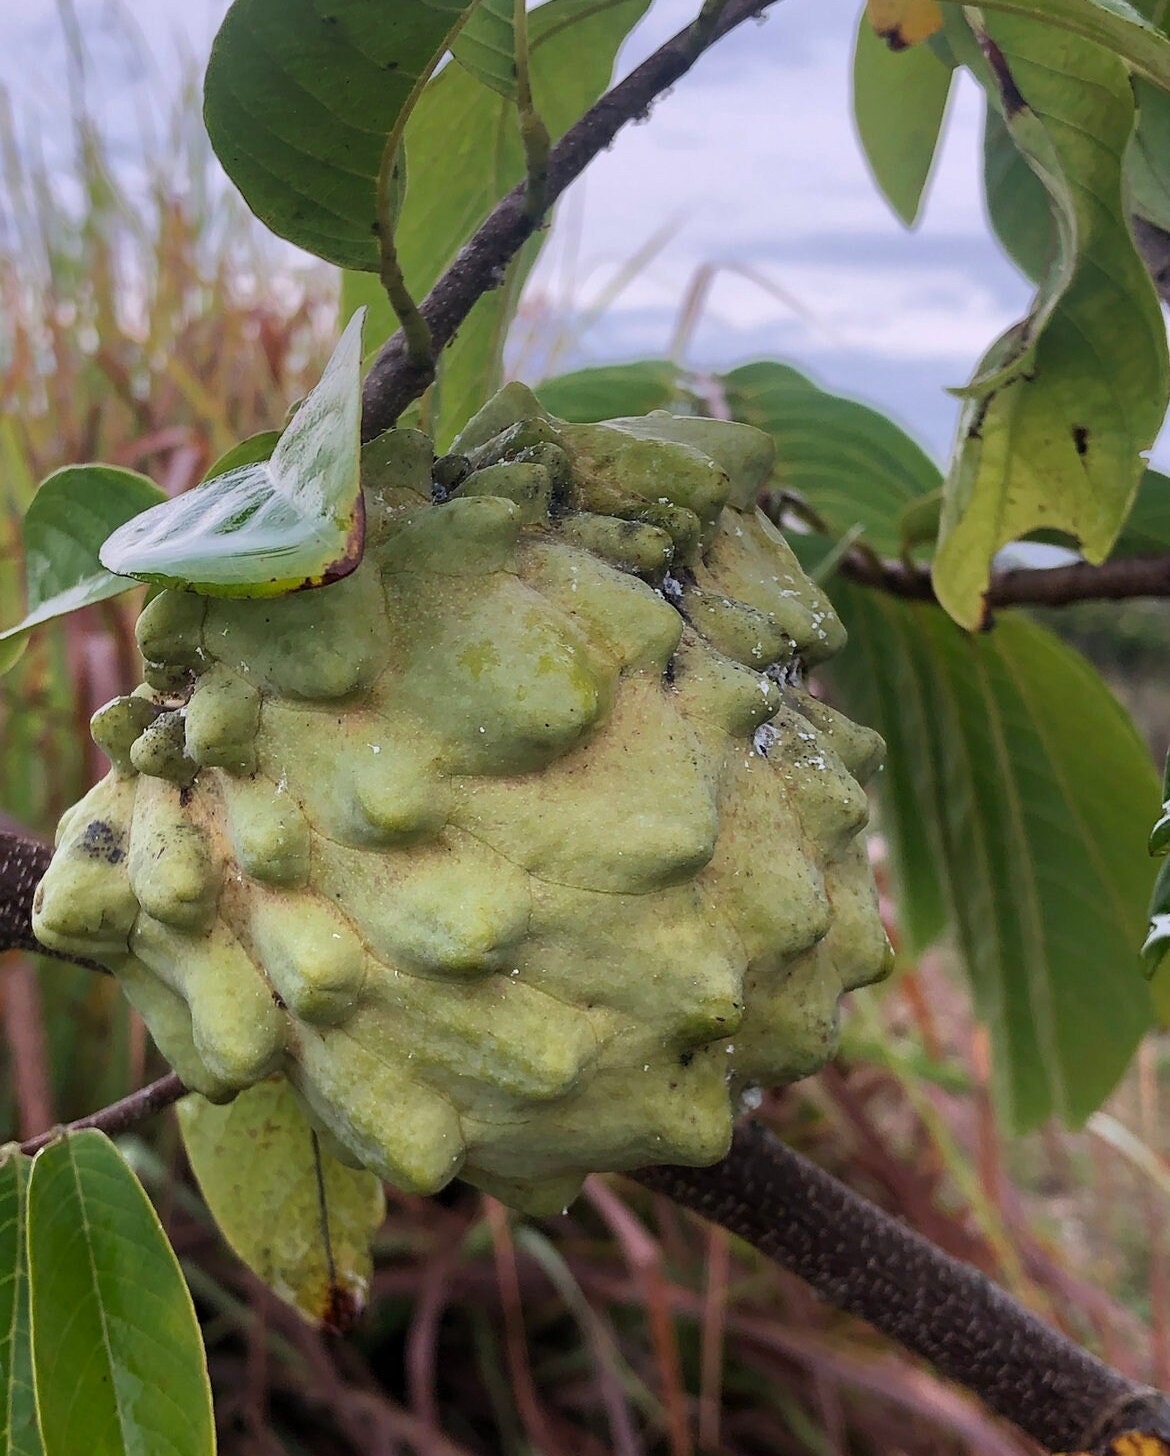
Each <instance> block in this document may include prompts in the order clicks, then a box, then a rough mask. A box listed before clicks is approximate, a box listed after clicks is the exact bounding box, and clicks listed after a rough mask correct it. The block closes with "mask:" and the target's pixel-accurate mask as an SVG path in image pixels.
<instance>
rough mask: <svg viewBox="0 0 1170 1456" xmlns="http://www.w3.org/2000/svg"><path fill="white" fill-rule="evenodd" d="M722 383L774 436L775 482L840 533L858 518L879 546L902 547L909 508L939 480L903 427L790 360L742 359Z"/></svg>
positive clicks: (738, 414) (738, 406) (737, 412)
mask: <svg viewBox="0 0 1170 1456" xmlns="http://www.w3.org/2000/svg"><path fill="white" fill-rule="evenodd" d="M721 384H722V387H723V390H724V393H725V395H726V398H727V402H728V405H729V407H730V409H731V413H732V417H733V418H734V419H737V420H742V421H743V422H744V423H745V424H749V425H755V426H757V427H758V428H759V429H761V430H766V431H767V432H768V433H769V434H770V435H771V436H772V437H773V439H774V440H775V441H776V468H775V471H774V474H773V484H774V485H776V486H777V487H783V488H786V489H789V490H792V491H795V492H796V493H797V494H798V495H799V496H801V497H802V498H803V499H804V500H805V501H807V502H808V504H809V505H810V506H812V508H813V510H814V511H815V512H816V513H817V515H818V516H820V518H821V519H822V520H823V521H824V523H825V524H826V526H827V527H828V529H829V530H830V531H831V533H832V534H833V535H834V536H835V537H841V536H844V535H845V534H846V533H847V532H849V531H851V530H853V529H854V528H855V527H858V526H860V527H861V529H862V538H863V539H864V540H865V541H866V542H867V543H868V544H869V545H870V546H872V547H873V549H874V550H875V551H878V552H880V553H882V554H883V555H887V556H894V555H897V553H898V550H899V548H900V546H901V541H902V526H901V523H902V520H903V516H904V513H905V511H906V510H907V508H908V507H910V506H912V505H914V504H915V503H916V502H917V501H918V500H919V499H920V498H921V497H923V496H926V495H929V494H930V493H931V492H932V491H935V490H937V489H938V487H939V485H940V484H941V476H940V474H939V469H938V466H937V465H935V463H934V461H933V460H931V459H930V457H929V456H928V455H927V454H926V453H925V451H924V450H922V448H921V447H920V446H919V445H917V444H915V442H914V441H913V440H912V439H911V438H910V437H909V435H907V434H906V433H905V431H904V430H901V429H900V428H899V427H898V426H897V425H896V424H895V423H894V422H893V421H892V420H890V419H887V418H886V416H885V415H883V414H880V413H879V412H878V411H877V410H874V409H870V408H869V406H868V405H864V404H859V403H858V402H857V401H856V400H852V399H846V398H844V397H843V396H841V395H837V394H830V393H829V392H828V391H827V390H824V389H821V388H820V387H819V386H818V385H816V384H814V383H813V381H812V380H811V379H809V378H807V376H805V375H803V374H801V373H800V372H799V371H798V370H796V369H793V368H791V367H790V366H789V365H787V364H777V363H773V362H771V361H763V362H760V363H757V364H745V365H744V366H743V367H742V368H739V369H733V370H732V371H731V372H730V373H729V374H725V375H723V376H722V378H721Z"/></svg>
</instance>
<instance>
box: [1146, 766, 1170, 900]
mask: <svg viewBox="0 0 1170 1456" xmlns="http://www.w3.org/2000/svg"><path fill="white" fill-rule="evenodd" d="M1149 850H1150V853H1151V854H1155V855H1160V854H1170V754H1168V755H1167V757H1166V768H1165V770H1164V772H1163V774H1162V813H1161V816H1160V818H1159V819H1158V822H1157V823H1156V824H1155V825H1154V827H1153V829H1152V830H1151V831H1150V843H1149ZM1168 908H1170V907H1168Z"/></svg>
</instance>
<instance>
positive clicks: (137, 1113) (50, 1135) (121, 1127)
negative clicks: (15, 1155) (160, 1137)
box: [20, 1072, 187, 1153]
mask: <svg viewBox="0 0 1170 1456" xmlns="http://www.w3.org/2000/svg"><path fill="white" fill-rule="evenodd" d="M186 1091H187V1089H186V1087H184V1086H183V1084H182V1082H181V1081H180V1080H179V1078H178V1076H177V1075H176V1074H175V1073H174V1072H168V1073H167V1075H166V1076H165V1077H160V1078H159V1079H158V1081H157V1082H151V1083H150V1085H149V1086H147V1087H140V1088H139V1089H138V1091H137V1092H131V1093H130V1095H129V1096H128V1097H123V1098H122V1099H121V1101H119V1102H111V1103H110V1105H109V1106H108V1107H103V1108H102V1109H101V1111H100V1112H91V1113H90V1114H89V1116H88V1117H79V1118H78V1119H77V1121H76V1122H70V1123H66V1125H65V1126H64V1127H53V1128H50V1129H49V1131H48V1132H42V1133H39V1134H38V1135H37V1136H36V1137H34V1138H29V1140H28V1142H26V1143H21V1145H20V1151H21V1152H22V1153H35V1152H38V1151H39V1150H40V1149H41V1148H43V1147H46V1146H47V1145H48V1144H49V1143H51V1142H52V1141H53V1140H54V1139H55V1138H58V1137H60V1136H61V1134H62V1133H63V1132H78V1131H80V1129H81V1128H83V1127H96V1128H98V1129H100V1130H101V1131H102V1132H104V1133H108V1134H109V1135H110V1137H117V1135H118V1134H119V1133H121V1132H128V1131H129V1129H130V1128H132V1127H137V1125H138V1124H139V1123H140V1122H145V1121H146V1119H147V1118H148V1117H153V1116H154V1114H155V1113H156V1112H161V1111H162V1110H163V1108H164V1107H169V1106H170V1105H171V1103H172V1102H177V1101H178V1100H179V1098H180V1097H183V1096H185V1095H186Z"/></svg>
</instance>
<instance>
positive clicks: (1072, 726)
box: [832, 581, 1158, 1129]
mask: <svg viewBox="0 0 1170 1456" xmlns="http://www.w3.org/2000/svg"><path fill="white" fill-rule="evenodd" d="M832 596H833V602H834V605H835V606H836V607H837V609H838V611H839V612H840V613H841V616H842V619H843V621H844V622H845V625H846V627H847V628H848V631H849V637H850V641H849V646H848V648H847V649H846V651H845V652H844V653H842V654H841V656H840V657H839V658H838V659H837V660H836V661H835V662H834V665H833V671H832V682H833V685H834V692H835V698H836V699H837V700H839V702H840V704H841V706H842V707H843V708H844V710H845V711H846V712H847V713H848V714H849V715H850V716H851V717H854V718H857V719H858V720H859V721H861V722H865V723H870V724H872V725H873V726H874V727H875V728H877V729H878V731H879V732H880V733H882V734H883V736H884V737H885V738H886V741H887V743H888V745H889V752H888V754H887V758H886V768H885V770H884V772H883V774H882V775H881V777H880V779H879V781H878V792H879V799H880V804H879V814H880V824H881V828H882V832H883V833H884V834H885V835H886V836H887V838H888V840H889V843H890V846H891V850H892V853H893V858H894V864H895V868H896V872H897V878H898V883H899V886H900V892H901V896H902V899H901V901H900V903H901V904H903V905H905V906H906V908H907V912H908V922H909V928H910V930H911V932H912V934H911V937H910V940H911V949H912V950H921V949H922V948H923V947H924V944H925V942H926V939H927V937H928V935H929V933H930V932H931V930H932V928H934V927H936V926H938V925H939V923H940V922H941V921H944V920H945V922H947V923H949V925H950V927H951V929H952V932H953V934H954V937H955V941H956V944H957V947H958V949H959V951H960V952H961V954H962V957H963V960H964V962H965V964H966V966H967V970H968V973H969V975H970V979H971V982H972V986H973V989H974V994H975V1003H976V1009H977V1012H978V1014H979V1016H980V1018H981V1019H982V1020H983V1021H984V1022H985V1023H986V1025H987V1026H988V1028H989V1030H990V1032H991V1045H992V1050H993V1056H994V1085H995V1091H996V1095H997V1100H998V1102H999V1104H1000V1106H1001V1108H1002V1109H1003V1111H1004V1113H1005V1115H1006V1118H1007V1121H1008V1123H1009V1125H1011V1126H1012V1127H1014V1128H1017V1129H1023V1128H1028V1127H1034V1126H1036V1125H1037V1124H1038V1123H1040V1122H1042V1121H1043V1120H1044V1119H1045V1118H1046V1117H1048V1116H1049V1115H1050V1114H1056V1115H1058V1116H1060V1117H1062V1118H1063V1119H1064V1120H1065V1121H1067V1122H1069V1123H1072V1124H1074V1125H1075V1124H1079V1123H1081V1122H1083V1121H1084V1119H1085V1118H1086V1117H1087V1116H1088V1115H1089V1114H1090V1113H1091V1112H1092V1111H1094V1109H1095V1108H1096V1107H1097V1106H1098V1105H1099V1104H1100V1103H1101V1101H1102V1100H1103V1099H1104V1098H1105V1097H1106V1096H1107V1095H1108V1093H1109V1092H1110V1091H1111V1089H1112V1088H1113V1086H1114V1084H1115V1083H1116V1081H1117V1079H1118V1077H1119V1076H1120V1075H1121V1074H1122V1072H1123V1071H1124V1070H1125V1068H1126V1066H1127V1065H1128V1063H1129V1060H1130V1058H1131V1056H1132V1054H1133V1051H1134V1048H1135V1047H1136V1045H1137V1042H1138V1040H1139V1039H1140V1038H1141V1036H1142V1034H1143V1033H1144V1032H1145V1031H1146V1029H1147V1028H1148V1027H1149V1025H1150V1023H1151V1019H1152V1007H1151V1002H1150V994H1149V988H1148V986H1147V984H1146V982H1145V979H1144V978H1143V976H1142V972H1141V965H1140V963H1139V959H1138V956H1137V953H1136V952H1137V947H1138V946H1139V945H1140V944H1141V940H1142V936H1143V933H1144V927H1145V925H1146V911H1147V904H1148V898H1149V894H1150V887H1151V885H1152V883H1153V878H1154V866H1153V863H1152V862H1151V860H1150V859H1149V857H1148V856H1147V854H1146V852H1145V848H1146V846H1145V838H1146V834H1147V832H1148V828H1149V822H1150V814H1151V806H1152V805H1153V804H1155V803H1156V802H1157V792H1158V782H1157V776H1156V775H1155V773H1154V769H1153V766H1152V765H1151V763H1150V761H1149V755H1148V752H1147V750H1146V748H1145V745H1144V744H1143V743H1142V742H1141V740H1140V738H1139V736H1138V734H1137V732H1136V730H1135V729H1134V727H1133V724H1132V723H1131V722H1130V720H1129V718H1128V717H1127V715H1126V714H1125V712H1124V710H1123V709H1122V708H1121V707H1120V705H1119V704H1118V703H1117V701H1116V699H1115V698H1114V697H1113V695H1112V694H1111V693H1110V691H1109V689H1108V688H1107V687H1106V686H1105V684H1104V682H1103V681H1102V680H1101V678H1100V676H1099V675H1098V674H1097V673H1096V672H1095V671H1094V670H1093V669H1092V668H1091V667H1090V666H1089V665H1088V664H1087V663H1086V662H1085V661H1084V660H1083V659H1082V658H1081V657H1080V656H1079V655H1078V654H1077V653H1075V652H1074V651H1073V650H1072V649H1071V648H1069V647H1066V646H1065V645H1064V644H1063V643H1061V642H1060V641H1059V640H1058V639H1057V638H1056V637H1055V636H1054V635H1053V634H1052V633H1050V632H1048V631H1047V630H1046V629H1044V628H1042V627H1040V626H1037V625H1036V624H1035V623H1033V622H1031V621H1029V620H1028V619H1026V618H1025V617H1023V616H1022V615H1019V614H1017V613H1013V612H1004V613H1001V614H1000V615H999V616H997V619H996V625H995V627H994V629H993V630H992V631H990V632H987V633H980V634H976V635H970V634H968V633H965V632H963V631H962V630H960V629H959V628H958V627H956V626H955V625H954V623H952V622H950V621H949V620H948V619H947V618H946V616H945V615H944V614H943V613H942V612H940V611H939V610H938V609H937V608H936V607H933V606H928V605H915V604H911V603H906V602H901V601H897V600H895V599H894V598H892V597H887V596H883V595H881V594H879V593H876V592H870V591H866V590H865V589H863V588H860V587H854V586H851V585H849V584H848V583H846V582H842V581H836V582H834V583H833V585H832ZM920 902H922V903H921V904H920ZM940 912H941V913H940Z"/></svg>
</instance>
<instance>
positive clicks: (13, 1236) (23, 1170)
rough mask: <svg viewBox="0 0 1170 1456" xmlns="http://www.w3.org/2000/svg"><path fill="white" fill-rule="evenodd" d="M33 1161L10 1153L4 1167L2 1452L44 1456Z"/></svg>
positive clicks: (0, 1169)
mask: <svg viewBox="0 0 1170 1456" xmlns="http://www.w3.org/2000/svg"><path fill="white" fill-rule="evenodd" d="M31 1162H32V1160H31V1159H30V1158H26V1157H25V1156H24V1154H23V1153H20V1152H18V1151H16V1150H15V1149H12V1150H10V1151H9V1152H7V1153H6V1154H5V1156H4V1161H3V1162H2V1163H0V1271H3V1273H2V1274H0V1382H2V1385H0V1450H3V1451H4V1453H5V1456H44V1449H45V1448H44V1446H43V1445H42V1444H41V1433H40V1427H39V1426H38V1424H37V1400H36V1390H35V1388H34V1386H33V1370H32V1335H31V1330H30V1327H29V1304H28V1248H27V1243H28V1240H27V1231H26V1220H25V1193H26V1190H27V1188H28V1173H29V1167H30V1165H31Z"/></svg>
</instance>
